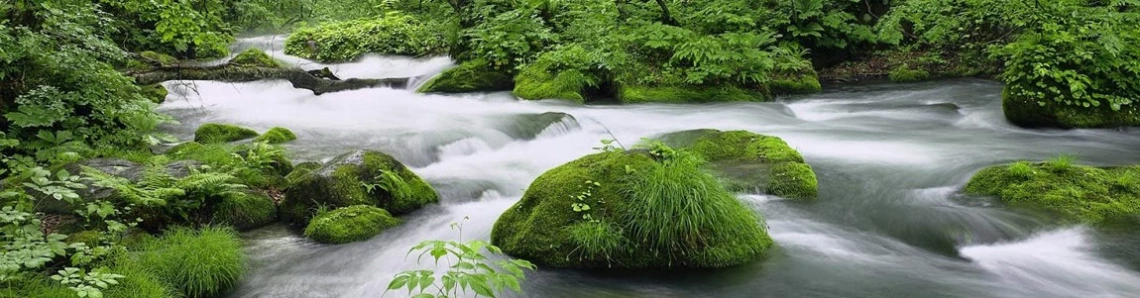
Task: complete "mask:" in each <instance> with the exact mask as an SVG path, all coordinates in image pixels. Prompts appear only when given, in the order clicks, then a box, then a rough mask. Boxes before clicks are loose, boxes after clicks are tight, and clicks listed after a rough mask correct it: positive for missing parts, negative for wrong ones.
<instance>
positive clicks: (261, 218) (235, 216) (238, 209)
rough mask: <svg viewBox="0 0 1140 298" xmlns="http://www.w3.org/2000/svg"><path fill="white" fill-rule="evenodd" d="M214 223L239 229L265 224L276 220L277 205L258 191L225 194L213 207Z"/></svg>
mask: <svg viewBox="0 0 1140 298" xmlns="http://www.w3.org/2000/svg"><path fill="white" fill-rule="evenodd" d="M213 218H214V223H217V224H223V225H228V226H232V227H234V228H236V229H238V230H239V231H244V230H249V229H253V228H258V227H262V226H265V225H267V224H270V223H273V222H274V221H276V220H277V205H276V204H274V203H273V200H272V199H270V198H269V197H268V196H266V195H264V194H260V193H241V194H234V195H229V196H226V197H225V198H223V199H222V202H221V203H219V204H218V205H217V206H215V207H214V215H213Z"/></svg>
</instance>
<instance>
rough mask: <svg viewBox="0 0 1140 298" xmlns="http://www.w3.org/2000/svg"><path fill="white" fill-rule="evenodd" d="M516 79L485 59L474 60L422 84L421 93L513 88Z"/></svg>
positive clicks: (487, 90)
mask: <svg viewBox="0 0 1140 298" xmlns="http://www.w3.org/2000/svg"><path fill="white" fill-rule="evenodd" d="M512 86H514V81H512V80H511V76H510V75H509V74H508V73H507V71H505V70H495V69H492V68H491V67H488V66H487V61H485V60H472V61H467V62H464V63H463V64H460V65H459V66H456V67H453V68H450V69H448V70H445V71H443V73H441V74H439V75H438V76H436V77H434V78H432V79H431V80H428V81H427V82H426V83H424V84H423V86H420V88H419V90H417V91H418V92H420V93H465V92H491V91H503V90H511V87H512Z"/></svg>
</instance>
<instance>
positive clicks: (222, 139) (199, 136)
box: [194, 123, 257, 144]
mask: <svg viewBox="0 0 1140 298" xmlns="http://www.w3.org/2000/svg"><path fill="white" fill-rule="evenodd" d="M256 136H257V132H256V131H253V130H252V129H248V128H245V127H241V126H237V125H232V124H221V123H206V124H202V126H199V127H198V130H196V131H194V141H195V142H198V143H202V144H215V143H228V142H233V141H240V140H244V139H249V138H253V137H256Z"/></svg>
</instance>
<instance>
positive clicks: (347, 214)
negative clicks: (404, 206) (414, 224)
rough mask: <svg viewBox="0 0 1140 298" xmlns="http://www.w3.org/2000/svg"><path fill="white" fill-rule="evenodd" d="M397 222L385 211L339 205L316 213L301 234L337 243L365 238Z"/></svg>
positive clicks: (319, 240) (365, 206)
mask: <svg viewBox="0 0 1140 298" xmlns="http://www.w3.org/2000/svg"><path fill="white" fill-rule="evenodd" d="M398 224H400V220H399V219H396V218H394V217H392V215H391V214H389V213H388V211H384V209H380V208H376V207H374V206H369V205H355V206H348V207H341V208H337V209H335V210H332V211H329V212H325V213H321V214H318V215H317V216H316V217H313V220H311V221H309V225H308V226H306V227H305V237H308V238H309V239H313V240H314V241H317V242H320V243H329V244H341V243H349V242H356V241H360V240H367V239H368V238H372V236H376V234H380V232H382V231H384V230H385V229H387V228H391V227H394V226H396V225H398Z"/></svg>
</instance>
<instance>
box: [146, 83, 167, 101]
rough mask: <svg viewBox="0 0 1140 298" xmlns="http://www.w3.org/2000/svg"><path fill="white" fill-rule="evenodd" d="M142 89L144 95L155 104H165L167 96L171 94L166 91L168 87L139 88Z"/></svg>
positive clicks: (152, 85)
mask: <svg viewBox="0 0 1140 298" xmlns="http://www.w3.org/2000/svg"><path fill="white" fill-rule="evenodd" d="M139 88H141V89H142V95H143V96H144V97H146V98H147V99H150V101H151V102H153V103H163V102H165V101H166V95H167V94H170V93H169V92H168V91H166V87H163V86H162V84H150V85H146V86H139Z"/></svg>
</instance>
